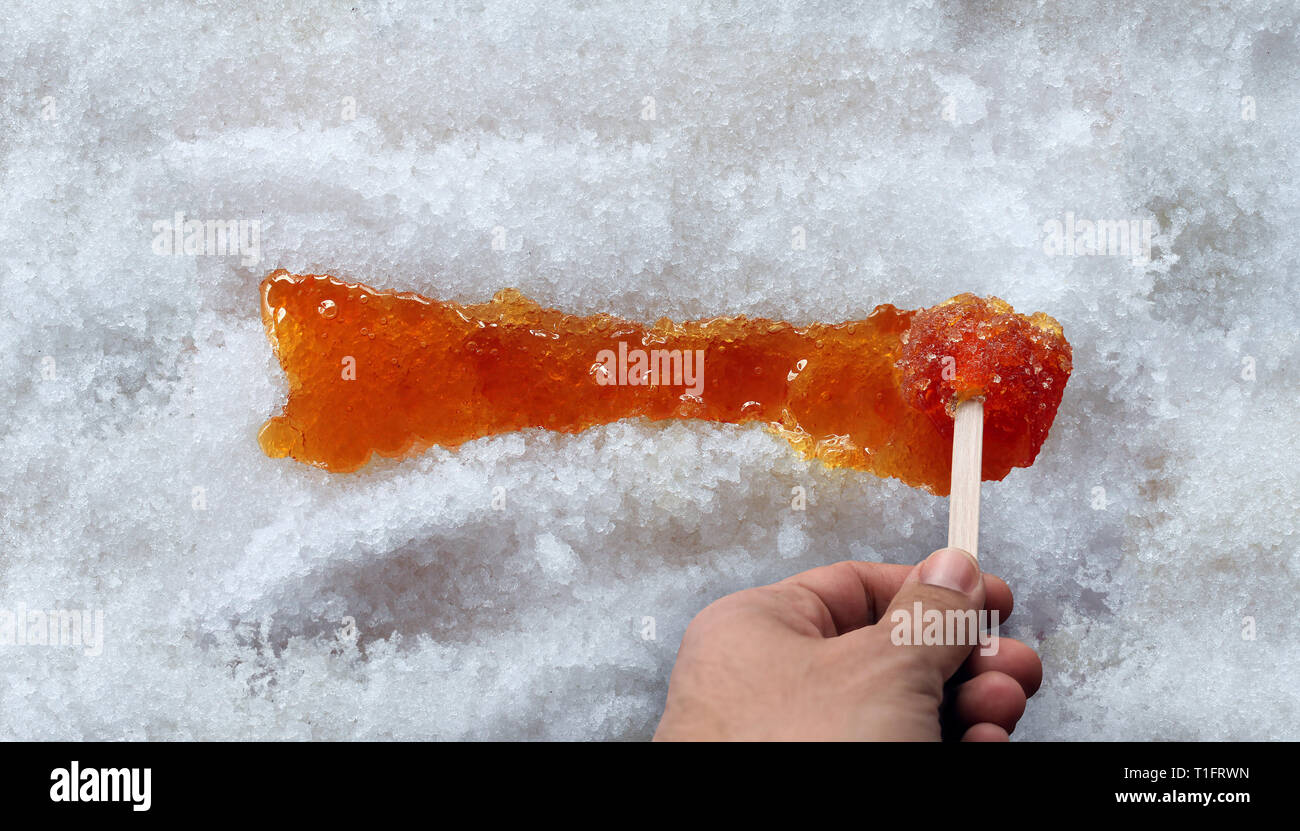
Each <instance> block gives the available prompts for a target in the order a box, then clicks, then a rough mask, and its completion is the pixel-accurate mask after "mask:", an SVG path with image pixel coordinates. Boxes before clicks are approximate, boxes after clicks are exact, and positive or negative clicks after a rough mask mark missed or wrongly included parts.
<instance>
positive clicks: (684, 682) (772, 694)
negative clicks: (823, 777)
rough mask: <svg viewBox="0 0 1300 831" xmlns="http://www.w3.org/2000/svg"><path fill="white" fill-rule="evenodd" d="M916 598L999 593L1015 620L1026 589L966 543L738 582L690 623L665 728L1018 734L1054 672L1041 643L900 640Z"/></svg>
mask: <svg viewBox="0 0 1300 831" xmlns="http://www.w3.org/2000/svg"><path fill="white" fill-rule="evenodd" d="M916 603H920V604H921V606H920V607H919V608H920V609H921V610H922V619H923V620H924V619H926V617H925V616H926V615H927V613H929V612H931V611H932V610H933V611H935V612H938V613H940V614H941V615H943V614H953V613H969V612H972V611H978V610H980V609H984V608H986V606H987V608H988V609H989V610H990V611H992V610H996V612H997V613H998V615H999V617H1000V619H1005V618H1006V617H1007V616H1009V615H1010V614H1011V607H1012V597H1011V590H1010V588H1008V587H1007V584H1006V583H1004V582H1003V581H1002V580H1000V579H999V578H997V577H993V576H991V575H981V574H980V571H979V566H978V565H977V564H976V562H975V560H974V558H972V557H971V556H970V555H969V554H967V553H966V552H964V551H961V550H959V549H940V550H939V551H936V552H934V553H933V554H931V555H930V556H929V557H928V558H926V559H925V560H924V561H923V562H922V563H921V564H919V565H917V566H913V567H908V566H903V565H885V564H881V563H860V562H842V563H836V564H835V565H830V566H823V567H821V568H815V569H812V570H811V571H805V572H803V573H802V574H796V575H794V576H793V577H789V578H786V579H785V580H782V581H781V582H779V583H774V584H772V585H770V586H761V587H758V588H753V589H746V590H745V591H741V592H737V593H735V594H731V595H728V596H726V597H724V598H722V599H721V600H718V601H716V602H714V603H713V604H711V605H710V606H708V607H707V608H705V609H704V611H702V612H700V613H699V614H698V615H696V617H695V619H694V620H693V621H691V624H690V626H689V627H687V629H686V634H685V636H684V637H683V638H682V644H681V648H680V649H679V650H678V653H677V663H676V665H675V666H674V667H673V673H672V678H671V680H670V681H669V685H668V701H667V704H666V705H665V708H664V714H663V718H662V719H661V720H660V722H659V729H658V730H657V731H656V732H655V739H656V740H693V739H694V740H716V739H742V740H744V739H774V740H782V739H858V740H901V741H918V740H938V739H940V738H942V737H952V738H961V739H963V740H965V741H1006V740H1007V739H1008V737H1009V734H1010V733H1011V731H1012V730H1014V729H1015V726H1016V722H1017V721H1018V720H1019V719H1020V716H1021V715H1022V714H1023V713H1024V709H1025V702H1026V699H1027V698H1028V697H1029V696H1031V695H1033V694H1034V693H1035V692H1036V691H1037V690H1038V686H1039V684H1040V683H1041V681H1042V675H1043V668H1042V663H1041V662H1040V661H1039V658H1038V655H1037V653H1035V652H1034V651H1033V650H1032V649H1030V648H1029V647H1028V646H1026V645H1025V644H1023V643H1020V642H1019V641H1016V640H1013V639H1011V638H998V637H997V636H992V640H991V642H990V643H989V646H990V648H989V649H988V650H987V651H988V652H990V653H992V654H982V653H984V652H985V651H986V650H984V649H980V648H975V647H976V644H975V643H973V642H972V641H971V640H970V639H966V642H965V643H964V644H963V643H952V642H948V640H949V639H946V638H945V639H943V641H944V642H942V643H937V644H930V645H925V644H917V645H910V644H908V645H902V644H898V643H895V640H896V638H894V637H891V634H893V633H894V632H895V630H896V622H897V621H899V620H901V618H895V617H894V615H895V614H896V613H901V614H904V615H907V616H912V615H914V613H915V611H916V609H917V608H918V607H916V606H915V604H916ZM909 619H910V617H909ZM952 640H957V639H956V638H953V639H952ZM994 647H995V648H994ZM949 679H952V682H953V683H951V684H949V683H948V682H949ZM945 692H946V693H947V696H945Z"/></svg>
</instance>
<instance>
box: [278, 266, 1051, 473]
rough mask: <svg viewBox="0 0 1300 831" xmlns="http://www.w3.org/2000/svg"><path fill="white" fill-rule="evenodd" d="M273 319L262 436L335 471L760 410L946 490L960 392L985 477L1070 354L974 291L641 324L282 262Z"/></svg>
mask: <svg viewBox="0 0 1300 831" xmlns="http://www.w3.org/2000/svg"><path fill="white" fill-rule="evenodd" d="M262 319H263V322H264V324H265V326H266V332H267V336H268V337H269V339H270V341H271V344H272V346H273V348H274V350H275V354H276V356H277V357H278V359H279V361H280V365H281V366H282V367H283V368H284V371H285V373H286V374H287V375H288V379H289V398H288V401H287V402H286V403H285V406H284V412H283V413H282V414H281V415H278V416H275V417H274V418H272V419H270V420H269V421H268V422H266V424H265V425H264V426H263V428H262V431H261V433H260V435H259V441H260V443H261V446H262V448H263V449H264V451H265V452H266V453H267V455H269V456H273V457H281V456H289V457H292V458H294V459H296V460H298V461H300V462H305V463H307V464H311V465H315V466H317V467H321V468H324V469H325V470H328V471H333V472H340V473H341V472H349V471H355V470H357V469H359V468H361V467H363V466H364V465H365V464H366V463H367V461H368V460H369V459H370V458H371V456H372V455H374V454H379V455H381V456H387V457H400V456H407V455H410V454H414V453H418V452H421V451H423V450H424V449H426V448H428V447H430V446H433V445H441V446H444V447H455V446H457V445H459V444H462V443H464V442H467V441H470V440H473V439H477V438H481V437H484V436H491V435H496V434H499V433H504V432H507V431H512V430H521V429H525V428H530V427H540V428H544V429H547V430H556V431H561V432H568V433H573V432H577V431H579V430H584V429H586V428H589V427H592V426H595V425H599V424H607V423H610V422H613V421H616V420H618V419H622V418H630V417H641V418H645V419H649V420H652V421H655V420H663V419H670V418H691V419H703V420H707V421H714V422H723V423H727V424H745V423H748V422H761V423H763V424H765V425H767V426H768V427H769V428H770V429H771V430H773V431H774V432H775V433H777V434H779V435H781V436H782V437H784V438H785V439H786V440H788V441H789V442H790V443H791V444H792V445H793V446H794V447H795V448H797V449H798V450H799V451H800V452H801V453H803V454H804V455H805V456H808V457H811V458H816V459H819V460H821V461H822V462H823V463H825V464H827V465H829V466H831V467H850V468H856V469H860V470H866V471H870V472H872V473H874V474H876V475H878V476H892V477H895V478H898V479H901V480H902V481H904V482H906V483H907V484H909V485H913V486H919V487H925V488H928V489H929V490H931V491H933V492H935V493H940V494H942V493H946V492H947V488H948V475H949V470H950V465H951V457H950V451H951V441H952V412H953V408H954V407H955V406H956V404H957V403H958V402H960V401H962V400H965V399H967V398H972V397H983V398H984V400H985V408H984V409H985V434H984V435H985V438H984V457H983V468H982V474H983V478H984V479H1001V478H1002V477H1003V476H1005V475H1006V474H1007V472H1008V471H1009V470H1010V469H1011V468H1012V467H1017V466H1028V465H1030V464H1032V463H1033V461H1034V458H1035V457H1036V456H1037V454H1038V450H1039V448H1040V447H1041V446H1042V443H1043V441H1044V440H1045V439H1046V437H1047V432H1048V429H1049V428H1050V427H1051V424H1052V420H1053V418H1054V417H1055V415H1056V409H1057V406H1058V405H1059V404H1060V400H1061V394H1062V392H1063V390H1064V387H1065V382H1066V380H1067V379H1068V377H1069V374H1070V369H1071V363H1070V360H1071V353H1070V346H1069V344H1068V343H1067V342H1066V340H1065V338H1064V336H1063V335H1062V332H1061V327H1060V326H1059V324H1057V323H1056V321H1054V320H1052V319H1051V318H1050V317H1048V316H1047V315H1044V314H1041V313H1039V314H1036V315H1033V316H1032V317H1026V316H1024V315H1019V314H1016V313H1015V312H1014V310H1013V309H1012V308H1011V307H1010V306H1009V305H1007V304H1006V303H1004V302H1002V301H1000V300H998V299H997V298H991V299H988V300H984V299H981V298H978V297H975V296H974V295H969V294H967V295H960V296H958V297H955V298H953V299H952V300H949V301H947V302H946V303H943V304H940V305H939V306H935V307H933V308H931V309H925V310H919V311H906V310H900V309H897V308H895V307H894V306H891V305H888V304H886V305H882V306H878V307H876V309H875V310H874V311H873V312H872V313H871V314H870V315H869V316H868V317H867V318H866V319H864V320H854V321H848V322H844V323H838V324H833V325H832V324H821V323H814V324H812V325H810V326H802V327H798V326H792V325H791V324H789V323H783V322H779V321H772V320H764V319H757V318H754V319H751V318H746V317H717V318H712V319H709V320H703V321H693V322H686V323H674V322H672V321H670V320H667V319H663V320H660V321H658V322H656V323H654V324H653V325H644V324H641V323H636V322H632V321H627V320H623V319H620V318H617V317H612V316H610V315H605V314H597V315H591V316H586V317H580V316H576V315H570V314H565V313H564V312H561V311H558V310H555V309H547V308H543V307H541V306H540V305H538V304H537V303H535V302H533V301H532V300H530V299H528V298H527V297H524V296H523V295H522V294H520V293H519V292H517V291H514V290H511V289H507V290H504V291H501V292H499V293H498V294H497V295H496V296H495V297H494V298H493V299H492V300H491V302H488V303H482V304H475V305H460V304H456V303H450V302H443V301H436V300H430V299H428V298H425V297H422V296H420V295H418V294H413V293H403V292H391V291H377V290H375V289H372V288H370V287H368V286H365V285H362V284H360V283H346V282H343V281H340V280H337V279H334V278H333V277H329V276H325V275H314V274H308V275H294V274H290V273H288V272H286V271H277V272H274V273H272V274H271V275H270V276H268V277H267V278H266V280H265V281H264V282H263V283H262Z"/></svg>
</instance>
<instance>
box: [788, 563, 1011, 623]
mask: <svg viewBox="0 0 1300 831" xmlns="http://www.w3.org/2000/svg"><path fill="white" fill-rule="evenodd" d="M914 568H916V566H907V565H896V564H893V563H864V562H859V561H857V560H844V561H843V562H839V563H835V564H833V565H829V566H819V567H817V568H814V569H809V570H808V571H804V572H800V573H799V574H796V575H793V576H792V577H787V578H785V579H784V580H782V581H780V582H781V583H785V584H790V585H795V586H799V587H801V588H804V589H807V590H808V591H810V592H812V593H813V594H814V595H816V596H817V598H818V599H819V600H820V601H821V602H822V605H824V606H825V607H826V611H828V612H829V613H830V616H831V620H832V621H834V623H835V633H836V634H837V635H843V634H844V633H846V632H852V631H853V630H854V629H861V628H862V627H864V626H870V625H872V624H874V623H875V622H876V621H877V620H879V618H880V615H881V614H882V613H883V612H884V611H885V609H888V608H889V604H890V602H892V601H893V599H894V595H896V594H898V590H899V589H900V588H901V587H902V585H903V581H904V580H906V579H907V575H909V574H911V573H912V569H914ZM778 585H779V584H778ZM984 588H985V592H986V596H987V600H986V601H985V604H984V605H985V607H986V608H988V609H989V610H990V611H992V610H994V609H996V610H997V611H998V614H999V616H1000V617H1001V619H1002V620H1006V619H1007V618H1008V617H1010V616H1011V610H1012V607H1013V606H1014V601H1013V599H1012V596H1011V588H1010V587H1009V586H1008V585H1007V584H1006V583H1005V582H1004V581H1003V580H1002V578H1000V577H994V576H993V575H992V574H985V575H984Z"/></svg>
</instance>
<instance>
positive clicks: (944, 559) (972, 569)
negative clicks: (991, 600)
mask: <svg viewBox="0 0 1300 831" xmlns="http://www.w3.org/2000/svg"><path fill="white" fill-rule="evenodd" d="M920 579H921V582H922V583H925V584H926V585H927V586H939V587H941V588H945V589H952V590H953V591H956V592H961V593H962V594H970V593H971V592H973V591H975V587H976V586H978V585H979V582H980V567H979V566H978V565H977V564H976V563H975V558H974V557H972V556H971V555H969V554H967V553H966V552H965V551H962V550H961V549H960V548H940V549H939V550H938V551H936V552H934V553H933V554H931V555H930V556H929V557H926V558H925V562H924V563H921V574H920Z"/></svg>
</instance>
